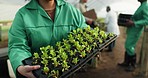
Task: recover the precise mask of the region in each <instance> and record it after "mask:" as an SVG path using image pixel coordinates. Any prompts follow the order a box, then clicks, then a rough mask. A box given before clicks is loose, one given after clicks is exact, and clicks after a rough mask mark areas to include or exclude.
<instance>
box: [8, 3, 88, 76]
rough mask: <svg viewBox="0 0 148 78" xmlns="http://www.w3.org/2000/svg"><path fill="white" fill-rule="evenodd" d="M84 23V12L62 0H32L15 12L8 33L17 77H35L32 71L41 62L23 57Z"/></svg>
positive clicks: (55, 40) (9, 50)
mask: <svg viewBox="0 0 148 78" xmlns="http://www.w3.org/2000/svg"><path fill="white" fill-rule="evenodd" d="M85 27H87V24H86V23H85V18H84V16H83V15H82V14H81V13H80V12H79V11H78V10H77V9H76V8H75V7H73V6H72V5H71V4H69V3H67V2H65V1H64V0H31V1H30V2H29V3H28V4H26V5H25V6H24V7H22V8H21V9H19V11H18V12H17V13H16V16H15V18H14V20H13V23H12V26H11V28H10V30H9V33H8V56H9V59H10V62H11V64H12V67H13V70H14V72H15V74H16V77H17V78H35V76H34V75H33V74H32V71H33V70H37V69H39V68H40V65H35V66H29V65H23V63H22V61H23V60H24V59H26V58H29V57H31V56H32V54H33V52H40V47H43V46H47V45H51V46H54V45H55V44H56V42H58V41H61V40H62V39H63V38H67V35H68V33H69V32H70V31H72V30H74V29H76V28H85ZM39 54H40V53H39Z"/></svg>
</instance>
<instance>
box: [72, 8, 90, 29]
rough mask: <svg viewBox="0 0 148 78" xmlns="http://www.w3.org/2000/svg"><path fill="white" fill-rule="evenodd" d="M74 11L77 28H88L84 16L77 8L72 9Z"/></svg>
mask: <svg viewBox="0 0 148 78" xmlns="http://www.w3.org/2000/svg"><path fill="white" fill-rule="evenodd" d="M72 10H73V15H72V16H73V18H75V20H74V23H75V24H76V26H78V27H79V28H85V27H87V24H86V20H85V17H84V16H83V14H82V13H81V12H80V11H79V10H78V9H76V8H75V7H72Z"/></svg>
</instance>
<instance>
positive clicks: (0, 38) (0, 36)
mask: <svg viewBox="0 0 148 78" xmlns="http://www.w3.org/2000/svg"><path fill="white" fill-rule="evenodd" d="M0 41H2V26H0Z"/></svg>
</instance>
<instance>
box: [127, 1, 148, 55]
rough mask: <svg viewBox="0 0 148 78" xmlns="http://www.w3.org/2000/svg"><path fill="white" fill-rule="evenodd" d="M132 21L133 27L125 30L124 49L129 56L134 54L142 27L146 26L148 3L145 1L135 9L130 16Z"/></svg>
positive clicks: (147, 23) (147, 22) (147, 21)
mask: <svg viewBox="0 0 148 78" xmlns="http://www.w3.org/2000/svg"><path fill="white" fill-rule="evenodd" d="M132 20H133V21H134V23H135V26H132V27H129V28H127V38H126V42H125V48H126V51H127V53H128V54H129V55H134V54H135V46H136V43H137V41H138V39H139V37H140V35H141V33H142V31H143V29H144V26H146V25H148V2H147V1H145V2H143V3H142V4H141V6H140V7H139V8H138V9H137V11H136V12H135V14H134V15H133V16H132Z"/></svg>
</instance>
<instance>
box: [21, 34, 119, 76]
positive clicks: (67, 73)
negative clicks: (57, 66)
mask: <svg viewBox="0 0 148 78" xmlns="http://www.w3.org/2000/svg"><path fill="white" fill-rule="evenodd" d="M116 38H117V36H116V35H115V36H113V37H111V38H110V39H108V40H106V41H105V42H104V43H102V44H99V47H98V48H96V49H94V50H93V51H92V52H91V53H89V54H87V57H85V58H83V59H80V61H79V63H78V64H76V65H74V64H71V63H69V65H70V69H69V70H67V71H64V72H60V76H59V78H68V77H70V76H71V75H72V74H74V73H75V72H76V71H78V70H79V69H80V68H82V67H83V66H84V65H85V64H86V63H87V62H88V61H90V60H91V59H92V58H93V57H95V56H96V54H98V52H100V51H101V50H102V49H104V48H105V47H106V46H108V45H109V44H110V43H111V42H113V41H114V40H116ZM32 62H33V60H32V57H30V58H27V59H25V60H23V63H24V64H25V65H32ZM33 74H34V75H35V76H36V77H37V78H48V77H47V76H46V75H44V74H42V66H41V68H40V69H38V70H35V71H33Z"/></svg>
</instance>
